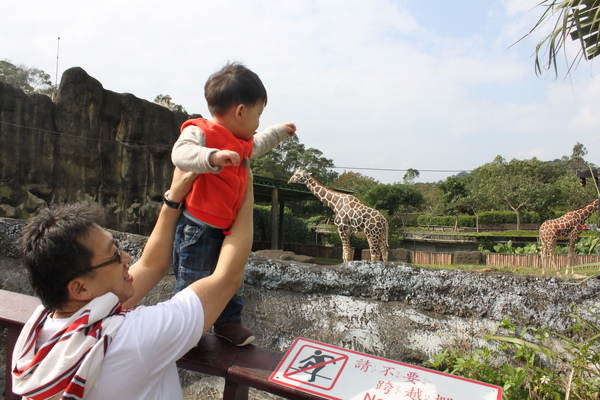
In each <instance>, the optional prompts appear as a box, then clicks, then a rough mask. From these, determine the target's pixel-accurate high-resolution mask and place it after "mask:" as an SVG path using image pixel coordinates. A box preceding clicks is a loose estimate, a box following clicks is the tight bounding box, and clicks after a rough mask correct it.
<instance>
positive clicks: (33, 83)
mask: <svg viewBox="0 0 600 400" xmlns="http://www.w3.org/2000/svg"><path fill="white" fill-rule="evenodd" d="M0 81H2V82H4V83H8V84H9V85H12V86H14V87H17V88H19V89H21V90H23V91H24V92H25V93H28V94H29V93H40V94H45V95H48V96H51V95H52V93H54V91H55V90H56V85H52V81H51V79H50V74H48V73H46V72H44V71H42V70H41V69H38V68H30V67H26V66H25V65H14V64H12V63H11V62H10V61H9V60H0Z"/></svg>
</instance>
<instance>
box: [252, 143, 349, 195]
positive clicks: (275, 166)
mask: <svg viewBox="0 0 600 400" xmlns="http://www.w3.org/2000/svg"><path fill="white" fill-rule="evenodd" d="M251 165H252V172H253V173H255V174H256V175H262V176H266V177H269V178H275V179H283V180H288V179H289V178H290V176H292V175H293V173H294V171H296V170H297V169H298V168H303V169H305V170H307V171H308V172H310V173H311V174H312V175H313V176H314V177H315V179H317V180H318V181H319V182H321V183H323V184H324V185H330V184H331V182H333V180H334V179H336V178H337V176H338V173H337V172H335V171H329V169H331V168H332V167H333V166H334V164H333V160H331V159H329V158H325V157H323V153H322V152H321V151H320V150H317V149H314V148H312V147H311V148H309V149H306V148H305V147H304V145H303V144H302V143H300V140H299V139H298V136H296V135H294V136H292V137H291V138H289V139H286V140H284V141H282V142H281V143H279V144H278V145H277V146H276V147H275V148H274V149H273V150H271V151H269V152H267V153H265V154H263V155H262V156H260V157H258V158H256V159H254V160H252V164H251Z"/></svg>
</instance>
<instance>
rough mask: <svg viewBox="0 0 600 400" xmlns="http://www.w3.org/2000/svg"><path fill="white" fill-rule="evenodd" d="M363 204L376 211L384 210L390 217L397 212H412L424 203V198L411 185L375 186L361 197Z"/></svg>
mask: <svg viewBox="0 0 600 400" xmlns="http://www.w3.org/2000/svg"><path fill="white" fill-rule="evenodd" d="M363 199H364V202H365V203H366V204H368V205H369V206H371V207H373V208H376V209H378V210H386V211H387V213H388V215H390V216H392V215H394V214H396V213H398V212H408V211H414V210H416V209H418V208H420V207H421V206H422V205H423V203H424V202H425V197H424V196H423V193H421V192H420V191H419V190H418V189H417V188H415V187H414V186H412V185H405V184H401V183H394V184H393V185H387V184H385V185H376V186H373V187H372V188H370V189H369V190H368V191H367V192H366V193H365V194H364V195H363Z"/></svg>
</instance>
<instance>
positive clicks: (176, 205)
mask: <svg viewBox="0 0 600 400" xmlns="http://www.w3.org/2000/svg"><path fill="white" fill-rule="evenodd" d="M169 192H171V191H170V190H167V191H166V192H165V195H164V196H163V202H164V203H165V204H166V205H167V207H171V208H174V209H176V210H183V208H184V207H185V204H184V203H183V201H182V202H181V203H176V202H174V201H172V200H170V199H169Z"/></svg>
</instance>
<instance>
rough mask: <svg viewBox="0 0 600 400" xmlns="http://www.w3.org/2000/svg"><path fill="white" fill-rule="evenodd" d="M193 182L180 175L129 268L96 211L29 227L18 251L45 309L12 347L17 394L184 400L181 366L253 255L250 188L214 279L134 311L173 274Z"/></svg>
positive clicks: (86, 209)
mask: <svg viewBox="0 0 600 400" xmlns="http://www.w3.org/2000/svg"><path fill="white" fill-rule="evenodd" d="M248 174H249V177H248V179H251V178H252V176H251V172H248ZM195 176H196V175H194V174H191V173H183V172H181V171H178V170H176V171H175V173H174V174H173V182H172V184H171V189H170V190H169V191H167V193H165V204H164V205H163V207H162V209H161V211H160V215H159V217H158V220H157V222H156V226H155V227H154V230H153V231H152V233H151V235H150V237H149V238H148V242H147V243H146V246H145V248H144V250H143V252H142V256H141V258H140V259H139V261H137V262H136V263H134V264H133V265H131V266H129V262H131V257H130V256H129V255H128V254H127V253H125V252H124V251H122V250H121V249H119V246H118V242H117V241H116V240H115V239H114V238H113V237H112V235H111V234H110V233H109V232H108V231H106V230H104V229H102V228H101V227H100V221H99V220H98V218H97V213H96V212H95V211H94V210H93V208H92V207H91V206H89V205H82V204H76V205H65V206H57V207H53V208H50V209H46V210H42V211H41V212H40V213H38V214H37V215H36V216H34V217H33V218H32V219H31V220H30V221H29V223H28V224H27V226H26V227H25V228H24V230H23V234H22V237H21V243H20V247H21V249H20V250H21V255H22V258H23V261H24V264H25V265H26V267H27V268H28V271H29V274H30V281H31V283H32V286H33V288H34V290H35V292H36V294H37V295H38V297H40V299H41V300H42V304H43V306H40V307H39V308H38V309H37V310H36V312H35V313H34V315H33V316H32V317H31V319H30V320H29V321H28V322H27V324H26V326H25V327H24V329H23V331H22V332H21V335H20V336H19V339H18V342H17V345H16V346H15V351H14V353H13V390H14V391H15V393H17V394H19V395H22V396H24V397H25V398H32V399H48V398H56V399H58V398H75V397H79V398H83V397H84V396H85V398H86V399H92V400H93V399H109V398H121V399H182V398H183V395H182V391H181V386H180V384H179V379H178V376H177V368H176V365H175V361H176V360H177V359H179V358H180V357H181V356H182V355H184V354H185V353H186V352H187V351H188V350H190V349H191V348H192V347H193V346H195V345H196V344H197V343H198V341H199V340H200V337H201V336H202V334H203V333H204V332H206V331H207V329H208V328H210V327H211V326H212V325H213V323H214V321H215V320H216V319H217V317H218V316H219V315H220V313H221V311H222V310H223V308H224V307H225V305H226V304H227V302H228V301H229V299H230V298H231V296H233V294H235V293H236V291H237V290H238V289H239V288H240V286H241V284H242V279H243V275H244V267H245V264H246V260H247V258H248V255H249V253H250V249H251V246H252V205H253V200H252V199H253V193H252V184H251V182H250V183H249V184H248V186H247V191H246V195H245V199H244V202H243V205H242V207H241V209H240V212H239V213H238V217H237V218H236V220H235V222H234V224H233V226H232V228H231V234H230V235H228V236H227V238H226V239H225V241H224V243H223V247H222V250H221V254H220V257H219V261H218V264H217V267H216V269H215V272H214V274H212V275H210V276H209V277H206V278H204V279H201V280H198V281H196V282H194V283H192V284H191V285H190V286H189V287H188V288H186V289H184V290H183V291H181V292H180V293H178V294H177V295H175V296H174V297H173V298H172V299H170V300H168V301H166V302H163V303H159V304H157V305H155V306H149V307H143V306H140V307H138V308H135V309H132V310H127V308H129V307H134V306H135V305H137V303H138V302H139V301H140V300H141V299H142V298H143V297H144V296H145V295H146V294H147V293H148V292H149V291H150V290H151V289H152V288H153V287H154V286H156V284H158V282H160V280H161V279H162V278H163V277H164V276H165V274H166V273H167V271H168V270H169V268H170V266H171V254H172V250H173V247H172V245H173V238H174V233H175V225H176V222H177V219H178V217H179V215H180V213H181V211H180V210H181V208H182V207H181V203H180V202H182V201H183V199H184V198H185V195H186V194H187V192H188V191H189V189H190V187H191V184H192V182H193V180H194V179H195Z"/></svg>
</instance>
